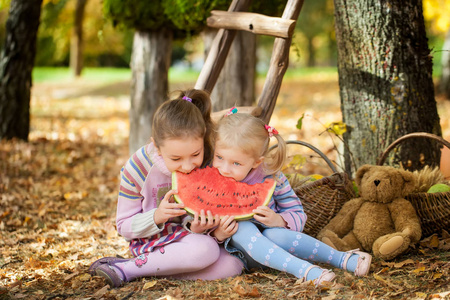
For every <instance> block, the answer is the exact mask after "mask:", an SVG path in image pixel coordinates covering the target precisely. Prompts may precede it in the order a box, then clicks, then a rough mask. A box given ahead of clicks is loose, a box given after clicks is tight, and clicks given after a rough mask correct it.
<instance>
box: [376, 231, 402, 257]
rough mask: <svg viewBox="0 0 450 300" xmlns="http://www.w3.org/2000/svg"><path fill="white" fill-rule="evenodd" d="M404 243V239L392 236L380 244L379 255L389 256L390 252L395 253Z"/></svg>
mask: <svg viewBox="0 0 450 300" xmlns="http://www.w3.org/2000/svg"><path fill="white" fill-rule="evenodd" d="M403 243H404V238H403V237H402V236H394V237H392V238H390V239H389V240H387V241H386V242H384V243H383V244H381V246H380V250H379V251H380V253H381V254H382V255H389V254H391V253H392V252H395V251H397V250H398V249H399V248H400V247H401V246H402V245H403Z"/></svg>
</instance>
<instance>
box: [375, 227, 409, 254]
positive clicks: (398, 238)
mask: <svg viewBox="0 0 450 300" xmlns="http://www.w3.org/2000/svg"><path fill="white" fill-rule="evenodd" d="M409 244H410V239H409V238H408V237H407V236H406V235H403V234H401V233H396V234H395V233H394V234H389V235H385V236H382V237H380V238H378V239H377V240H376V241H375V243H374V245H373V251H374V254H376V255H377V256H380V257H382V258H384V259H392V258H394V257H396V256H397V255H399V254H400V253H402V252H404V251H405V250H406V249H408V247H409Z"/></svg>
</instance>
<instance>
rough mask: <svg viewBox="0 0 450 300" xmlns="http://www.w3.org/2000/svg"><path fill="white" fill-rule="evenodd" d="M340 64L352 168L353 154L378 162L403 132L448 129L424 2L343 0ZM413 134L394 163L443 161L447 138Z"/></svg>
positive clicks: (338, 3) (415, 165)
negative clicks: (442, 124)
mask: <svg viewBox="0 0 450 300" xmlns="http://www.w3.org/2000/svg"><path fill="white" fill-rule="evenodd" d="M335 17H336V40H337V44H338V71H339V86H340V96H341V109H342V114H343V121H344V122H345V123H346V124H347V132H346V133H345V134H344V140H345V142H346V145H347V146H348V147H346V149H345V152H344V156H345V164H346V165H345V169H346V171H347V172H352V171H354V169H352V160H351V156H353V158H354V162H355V163H356V166H353V167H358V166H360V165H361V164H365V163H368V164H375V162H376V160H377V158H378V156H379V155H380V154H381V153H382V152H383V150H385V149H386V147H387V146H388V145H389V144H390V143H391V142H393V141H394V140H395V139H396V138H398V137H400V136H403V135H405V134H407V133H410V132H418V131H422V132H430V133H433V134H436V135H439V136H440V135H441V127H440V124H439V116H438V113H437V107H436V101H435V98H434V87H433V79H432V61H431V56H430V50H429V48H428V44H427V37H426V33H425V24H424V18H423V13H422V1H421V0H414V1H399V0H393V1H388V2H374V1H370V0H351V1H343V0H335ZM436 144H437V143H434V142H433V141H431V140H426V139H412V140H411V141H410V142H405V143H403V144H402V147H401V148H400V150H399V151H398V152H397V153H396V154H395V157H393V158H392V161H391V162H401V163H402V164H403V166H404V167H405V168H408V169H420V168H422V167H423V166H424V165H430V166H436V165H438V163H439V160H440V149H439V145H436Z"/></svg>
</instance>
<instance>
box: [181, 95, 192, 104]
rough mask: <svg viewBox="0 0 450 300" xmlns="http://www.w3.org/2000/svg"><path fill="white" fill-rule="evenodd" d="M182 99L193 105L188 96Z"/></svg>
mask: <svg viewBox="0 0 450 300" xmlns="http://www.w3.org/2000/svg"><path fill="white" fill-rule="evenodd" d="M182 99H183V100H186V101H188V102H191V103H192V99H191V98H189V97H188V96H183V98H182Z"/></svg>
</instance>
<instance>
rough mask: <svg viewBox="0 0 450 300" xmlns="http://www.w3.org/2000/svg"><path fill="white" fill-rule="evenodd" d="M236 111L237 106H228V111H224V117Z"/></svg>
mask: <svg viewBox="0 0 450 300" xmlns="http://www.w3.org/2000/svg"><path fill="white" fill-rule="evenodd" d="M237 111H238V110H237V108H236V107H234V106H233V107H232V108H230V110H229V111H227V112H226V113H225V117H228V116H229V115H232V114H235V113H237Z"/></svg>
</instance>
